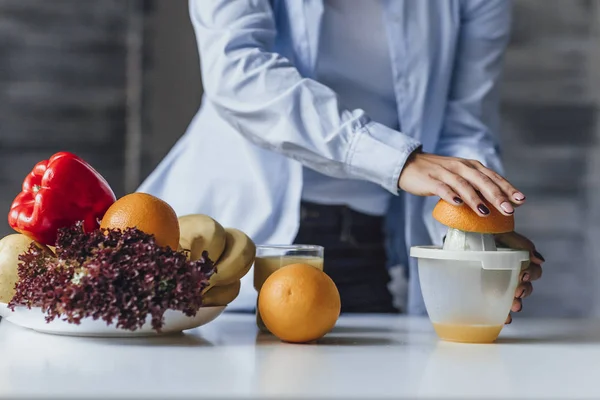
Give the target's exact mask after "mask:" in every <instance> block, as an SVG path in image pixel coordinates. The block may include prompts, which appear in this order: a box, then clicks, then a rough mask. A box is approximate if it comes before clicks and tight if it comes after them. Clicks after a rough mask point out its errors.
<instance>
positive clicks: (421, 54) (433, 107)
mask: <svg viewBox="0 0 600 400" xmlns="http://www.w3.org/2000/svg"><path fill="white" fill-rule="evenodd" d="M189 6H190V15H191V20H192V23H193V26H194V29H195V32H196V38H197V43H198V49H199V52H200V60H201V62H200V68H201V72H202V77H203V86H204V87H203V88H204V98H203V103H202V106H201V107H200V109H199V110H198V113H197V115H196V116H195V117H194V119H193V121H192V122H191V124H190V126H189V128H188V130H187V132H186V133H185V134H184V135H183V137H182V138H181V139H180V140H179V141H178V143H177V144H176V145H175V146H174V147H173V149H172V150H171V151H170V152H169V154H168V155H167V156H166V157H165V159H164V160H163V161H162V162H161V163H160V165H159V166H158V167H157V168H156V170H155V171H153V173H152V174H151V175H150V176H149V177H148V179H147V180H146V181H145V182H144V183H143V184H142V186H141V187H140V188H139V190H140V191H143V192H147V193H152V194H154V195H156V196H159V197H161V198H163V199H164V200H165V201H167V202H168V203H169V204H171V205H172V206H173V208H174V209H175V211H176V212H177V213H178V215H183V214H189V213H203V214H207V215H210V216H212V217H213V218H215V219H217V220H218V221H219V222H220V223H221V224H222V225H224V226H225V227H235V228H238V229H241V230H243V231H244V232H246V233H247V234H248V235H250V237H252V239H253V240H254V241H255V242H256V243H258V244H263V243H264V244H269V243H270V244H273V243H291V242H292V241H293V240H294V238H295V236H296V233H297V231H298V226H299V221H300V201H301V195H302V190H303V171H304V167H310V168H312V169H315V170H318V171H320V172H321V173H322V174H325V175H327V176H330V177H334V178H340V179H354V180H366V181H369V182H372V183H374V184H376V185H379V186H380V187H382V188H383V189H385V190H387V191H388V192H389V193H390V194H391V195H392V197H391V200H390V208H389V211H388V213H387V214H386V219H387V223H388V227H389V229H390V231H389V236H388V243H387V244H388V248H389V250H390V253H389V256H390V263H402V264H403V265H407V267H408V269H407V270H408V275H409V294H408V312H409V313H411V314H423V313H425V307H424V303H423V298H422V295H421V291H420V286H419V277H418V269H417V264H416V261H415V260H414V259H412V258H411V259H408V258H407V257H406V251H407V249H408V248H410V247H411V246H414V245H427V244H432V243H433V244H441V240H442V237H443V235H444V233H445V229H444V227H443V226H441V224H439V223H437V222H436V221H434V220H433V218H432V217H431V211H432V209H433V207H434V205H435V203H436V201H437V200H438V199H437V198H435V197H419V196H413V195H409V194H408V193H405V192H402V191H399V190H398V188H397V183H398V177H399V176H400V173H401V171H402V169H403V167H404V164H405V162H406V160H407V158H408V156H409V155H410V154H411V153H412V152H413V151H414V150H415V149H417V148H418V147H419V146H422V148H423V149H424V151H426V152H432V153H437V154H441V155H446V156H454V157H462V158H469V159H476V160H479V161H481V162H482V163H483V164H484V165H487V166H488V167H490V168H492V169H494V170H496V171H497V172H499V173H503V171H502V165H501V162H500V157H499V151H498V141H497V133H498V124H497V123H498V108H497V106H498V101H497V100H498V96H497V94H498V90H497V89H498V80H499V76H500V71H501V64H502V56H503V53H504V49H505V47H506V44H507V41H508V37H509V32H510V16H511V13H510V4H509V2H508V1H507V0H386V1H384V2H383V6H384V20H383V25H384V27H385V32H386V35H387V38H388V43H390V44H391V45H390V46H389V52H390V54H389V55H390V59H391V69H392V77H393V90H394V94H395V98H396V106H397V114H398V120H399V121H401V130H396V129H392V128H390V127H388V126H386V125H384V124H381V123H379V122H377V121H375V120H373V119H371V118H370V117H369V115H368V114H367V113H366V112H365V111H364V110H361V109H356V108H348V107H345V106H344V105H343V104H341V103H340V102H339V99H338V96H337V95H336V93H335V91H334V90H332V89H331V88H329V87H328V86H327V85H324V84H323V83H320V82H318V81H317V80H316V79H314V78H315V66H316V62H317V58H318V49H319V42H320V40H319V36H320V32H321V27H322V24H321V21H322V18H323V2H322V0H273V1H269V0H190V3H189ZM173 45H177V44H176V43H174V44H173ZM340 45H343V44H340ZM199 90H200V89H199ZM398 221H400V222H399V223H398ZM398 233H403V235H399V234H398ZM325 257H326V258H327V250H325ZM365 268H369V266H368V265H365ZM255 303H256V292H255V291H254V289H253V287H252V272H251V273H249V274H248V275H246V277H245V278H244V279H243V280H242V289H241V292H240V295H239V296H238V298H237V299H236V300H235V301H234V302H233V303H231V304H230V306H229V309H231V310H252V309H253V308H254V306H255Z"/></svg>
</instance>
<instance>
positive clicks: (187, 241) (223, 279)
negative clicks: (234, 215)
mask: <svg viewBox="0 0 600 400" xmlns="http://www.w3.org/2000/svg"><path fill="white" fill-rule="evenodd" d="M179 230H180V239H179V247H180V249H182V250H187V251H188V257H189V258H190V259H191V260H198V259H199V258H200V257H201V256H202V252H203V251H205V250H206V252H208V258H210V259H211V260H212V261H213V262H214V263H215V268H216V272H215V273H214V274H213V275H212V276H211V277H210V281H209V286H208V287H207V288H206V289H205V290H204V292H203V298H202V300H203V305H204V306H226V305H227V304H229V303H231V302H232V301H233V300H235V298H236V297H237V296H238V294H239V293H240V287H241V282H240V280H241V279H242V278H243V277H244V275H246V274H247V273H248V271H249V270H250V268H251V267H252V264H253V263H254V257H255V255H256V245H255V244H254V242H253V241H252V240H251V239H250V238H249V237H248V235H246V234H245V233H244V232H242V231H240V230H238V229H235V228H224V227H223V226H222V225H221V224H219V223H218V222H217V221H215V220H214V219H212V218H211V217H209V216H207V215H203V214H190V215H185V216H182V217H179Z"/></svg>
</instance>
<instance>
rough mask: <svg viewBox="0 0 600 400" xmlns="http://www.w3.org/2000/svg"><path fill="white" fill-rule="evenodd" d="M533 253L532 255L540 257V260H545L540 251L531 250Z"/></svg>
mask: <svg viewBox="0 0 600 400" xmlns="http://www.w3.org/2000/svg"><path fill="white" fill-rule="evenodd" d="M533 255H534V256H535V257H536V258H539V259H540V260H542V261H546V260H545V259H544V257H543V256H542V255H541V254H540V253H538V252H537V251H534V252H533Z"/></svg>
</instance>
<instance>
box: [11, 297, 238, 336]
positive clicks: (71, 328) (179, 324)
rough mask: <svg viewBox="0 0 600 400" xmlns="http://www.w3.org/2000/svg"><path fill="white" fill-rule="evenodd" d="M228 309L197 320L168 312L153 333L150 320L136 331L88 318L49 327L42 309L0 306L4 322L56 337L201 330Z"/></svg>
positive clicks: (210, 310) (203, 312) (205, 312)
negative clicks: (199, 328) (159, 326)
mask: <svg viewBox="0 0 600 400" xmlns="http://www.w3.org/2000/svg"><path fill="white" fill-rule="evenodd" d="M225 308H226V306H220V307H202V308H200V310H198V312H197V313H196V315H195V316H193V317H188V316H186V315H185V314H183V313H182V312H181V311H175V310H167V311H166V312H165V314H164V324H163V327H162V328H161V332H160V333H159V332H157V331H155V330H154V329H152V325H151V317H150V316H148V318H147V319H146V322H145V324H144V325H143V326H142V327H141V328H139V329H136V330H135V331H129V330H126V329H120V328H117V327H116V326H115V325H114V324H111V325H107V324H106V322H104V321H102V320H93V319H92V318H84V319H82V320H81V323H80V324H72V323H68V322H66V321H63V320H61V319H58V318H55V319H54V320H53V321H51V322H49V323H48V322H46V320H45V314H44V313H43V312H42V310H41V309H40V308H31V309H28V308H27V307H16V308H15V311H12V310H10V309H9V308H8V305H7V304H6V303H0V316H1V317H2V318H3V319H4V320H6V321H8V322H11V323H13V324H15V325H19V326H21V327H23V328H28V329H33V330H35V331H38V332H43V333H50V334H55V335H67V336H96V337H128V336H155V335H161V334H162V335H164V334H172V333H177V332H182V331H185V330H188V329H193V328H197V327H199V326H202V325H205V324H208V323H209V322H211V321H213V320H214V319H215V318H217V317H218V316H219V315H221V313H223V311H224V310H225Z"/></svg>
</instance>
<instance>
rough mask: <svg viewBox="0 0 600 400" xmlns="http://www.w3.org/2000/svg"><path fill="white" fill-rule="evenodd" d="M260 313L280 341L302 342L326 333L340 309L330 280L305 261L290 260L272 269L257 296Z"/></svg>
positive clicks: (335, 319) (338, 296)
mask: <svg viewBox="0 0 600 400" xmlns="http://www.w3.org/2000/svg"><path fill="white" fill-rule="evenodd" d="M258 309H259V312H260V316H261V318H262V320H263V322H264V324H265V326H266V327H267V329H268V330H269V331H271V333H272V334H274V335H275V336H277V337H278V338H279V339H281V340H283V341H284V342H291V343H306V342H311V341H314V340H317V339H319V338H321V337H323V336H325V334H327V333H328V332H329V331H331V329H333V327H334V326H335V323H336V322H337V319H338V318H339V316H340V311H341V301H340V293H339V291H338V289H337V287H336V286H335V283H334V282H333V280H332V279H331V278H330V277H329V276H328V275H327V274H326V273H325V272H323V271H321V270H319V269H317V268H315V267H313V266H311V265H308V264H291V265H287V266H285V267H283V268H280V269H278V270H277V271H275V272H273V273H272V274H271V275H270V276H269V277H268V278H267V280H266V281H265V283H264V284H263V286H262V288H261V289H260V293H259V296H258Z"/></svg>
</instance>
